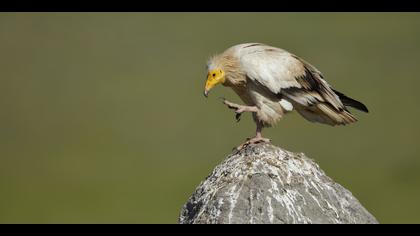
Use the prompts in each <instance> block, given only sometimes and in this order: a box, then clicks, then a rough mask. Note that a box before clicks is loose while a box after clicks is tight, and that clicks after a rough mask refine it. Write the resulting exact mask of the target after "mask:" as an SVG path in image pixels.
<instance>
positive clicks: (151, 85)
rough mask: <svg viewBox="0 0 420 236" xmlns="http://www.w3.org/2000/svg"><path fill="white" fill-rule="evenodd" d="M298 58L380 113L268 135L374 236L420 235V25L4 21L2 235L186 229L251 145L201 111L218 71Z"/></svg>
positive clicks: (243, 19)
mask: <svg viewBox="0 0 420 236" xmlns="http://www.w3.org/2000/svg"><path fill="white" fill-rule="evenodd" d="M244 42H262V43H266V44H270V45H273V46H278V47H281V48H284V49H286V50H289V51H291V52H293V53H295V54H297V55H298V56H301V57H302V58H304V59H306V60H307V61H309V62H311V63H312V64H314V65H315V66H316V67H317V68H318V69H320V70H321V71H322V72H323V73H324V75H325V77H326V79H327V81H329V82H330V83H331V84H332V85H333V86H334V87H335V88H337V89H338V90H339V91H342V92H343V93H346V94H348V95H350V96H351V97H354V98H356V99H359V100H361V101H363V102H364V103H365V104H366V105H367V106H368V107H369V109H370V111H371V113H369V114H364V113H360V112H357V111H355V112H354V113H355V114H356V115H357V116H358V117H359V120H360V122H358V123H356V124H355V125H351V126H346V127H335V128H333V127H329V126H325V125H319V124H313V123H309V122H307V121H306V120H304V119H303V118H301V117H300V116H299V115H297V114H295V113H293V114H290V115H288V116H286V118H285V119H284V120H283V121H282V122H280V124H279V125H278V126H277V127H276V128H272V129H269V130H266V131H265V135H266V136H268V137H270V138H272V140H273V143H274V144H276V145H279V146H281V147H283V148H286V149H288V150H290V151H295V152H304V153H306V154H307V155H308V156H309V157H311V158H313V159H315V160H316V161H317V162H318V163H319V164H320V166H321V168H323V169H324V170H325V171H326V173H327V174H328V175H329V176H330V177H332V178H333V179H334V180H336V181H337V182H339V183H340V184H342V185H343V186H344V187H346V188H348V189H349V190H351V191H352V192H353V194H354V195H355V196H356V197H357V198H358V199H359V200H360V202H361V203H362V204H363V205H364V206H365V207H366V208H367V209H368V210H369V211H370V212H371V213H373V214H374V215H375V216H376V217H377V219H378V220H379V221H380V222H381V223H420V214H419V212H420V203H419V199H420V158H419V154H418V151H419V145H418V144H419V141H418V140H419V138H420V133H419V131H420V125H419V123H418V121H419V115H420V106H419V104H418V103H419V102H420V95H419V92H418V91H419V87H420V78H419V66H420V64H419V58H420V14H418V13H401V14H400V13H1V14H0V52H1V54H0V68H1V70H0V83H1V85H0V108H1V112H0V140H1V142H0V200H1V201H0V223H177V219H178V214H179V211H180V209H181V207H182V205H183V204H184V203H185V202H186V201H187V199H188V197H189V196H190V195H191V193H192V192H193V191H194V189H195V187H196V186H197V185H198V184H199V183H200V181H201V180H203V179H204V178H205V177H206V176H207V175H208V174H209V173H210V172H211V170H212V169H213V168H214V167H215V166H216V165H217V164H218V163H220V162H221V161H222V160H223V159H224V158H225V156H226V155H227V154H229V153H230V152H231V150H232V147H234V146H236V145H238V144H239V143H241V142H243V141H244V139H245V138H246V137H249V136H251V135H253V134H254V128H255V127H254V124H253V122H252V119H251V117H250V115H249V114H246V115H244V117H243V119H242V121H241V122H240V123H238V124H237V123H236V122H235V121H234V114H233V112H232V111H231V110H228V109H226V107H224V106H223V105H222V104H221V101H220V100H219V99H217V98H218V97H219V96H225V97H226V98H228V99H230V100H232V101H235V102H239V99H238V98H237V96H236V95H235V94H234V93H233V92H232V91H230V90H229V89H227V88H224V87H221V86H220V87H218V88H215V89H214V90H213V91H212V93H211V95H210V97H209V98H208V99H205V98H204V96H203V86H204V80H205V75H206V74H205V63H206V60H207V58H208V57H209V56H211V55H213V54H214V53H217V52H222V51H223V50H224V49H226V48H228V47H230V46H232V45H234V44H238V43H244Z"/></svg>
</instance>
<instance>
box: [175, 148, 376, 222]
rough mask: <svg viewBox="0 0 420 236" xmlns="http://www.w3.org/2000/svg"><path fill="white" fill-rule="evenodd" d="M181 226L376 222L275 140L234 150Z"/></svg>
mask: <svg viewBox="0 0 420 236" xmlns="http://www.w3.org/2000/svg"><path fill="white" fill-rule="evenodd" d="M179 223H181V224H242V223H246V224H248V223H250V224H278V223H286V224H305V223H313V224H323V223H327V224H328V223H334V224H352V223H354V224H377V223H378V222H377V220H376V219H375V217H373V216H372V215H371V214H370V213H369V212H368V211H367V210H366V209H365V208H364V207H363V206H362V205H361V204H360V203H359V201H358V200H357V199H356V198H354V197H353V195H352V194H351V193H350V192H349V191H348V190H346V189H345V188H343V187H342V186H341V185H339V184H337V183H335V182H334V181H333V180H332V179H331V178H329V177H328V176H326V175H325V173H324V172H323V171H322V170H321V169H320V168H319V166H318V165H317V164H316V163H315V162H314V161H313V160H311V159H309V158H308V157H306V156H305V155H304V154H303V153H292V152H289V151H286V150H283V149H281V148H279V147H276V146H273V145H271V144H256V145H250V146H248V147H246V148H244V149H242V150H241V151H235V152H234V153H232V154H230V155H229V156H228V157H227V158H226V159H225V160H224V161H223V162H222V163H221V164H219V165H218V166H217V167H216V168H215V169H214V170H213V172H212V173H211V174H210V175H209V176H208V177H207V178H206V180H204V181H203V182H202V183H201V184H200V185H199V186H198V187H197V189H196V191H195V192H194V193H193V195H192V196H191V197H190V199H189V200H188V202H187V203H186V204H185V205H184V207H183V208H182V210H181V214H180V217H179Z"/></svg>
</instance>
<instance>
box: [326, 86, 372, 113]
mask: <svg viewBox="0 0 420 236" xmlns="http://www.w3.org/2000/svg"><path fill="white" fill-rule="evenodd" d="M332 90H333V91H334V93H335V94H337V96H338V97H339V98H340V100H341V101H342V102H343V104H344V105H345V106H350V107H353V108H356V109H357V110H360V111H363V112H366V113H368V112H369V110H368V108H367V107H366V106H365V105H364V104H363V103H361V102H359V101H357V100H355V99H353V98H350V97H347V96H346V95H344V94H343V93H340V92H338V91H337V90H335V89H332Z"/></svg>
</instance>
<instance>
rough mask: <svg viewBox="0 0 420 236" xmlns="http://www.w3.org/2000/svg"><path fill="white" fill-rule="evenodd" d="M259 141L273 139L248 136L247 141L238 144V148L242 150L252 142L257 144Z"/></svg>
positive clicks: (263, 141)
mask: <svg viewBox="0 0 420 236" xmlns="http://www.w3.org/2000/svg"><path fill="white" fill-rule="evenodd" d="M257 143H271V139H268V138H263V137H254V138H247V141H246V142H245V143H243V144H241V145H239V146H237V147H236V148H235V149H236V150H238V151H239V150H241V149H243V148H245V147H246V146H248V145H250V144H257Z"/></svg>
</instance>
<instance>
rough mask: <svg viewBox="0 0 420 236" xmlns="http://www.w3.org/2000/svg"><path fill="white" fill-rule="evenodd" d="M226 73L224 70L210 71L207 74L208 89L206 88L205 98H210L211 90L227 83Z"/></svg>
mask: <svg viewBox="0 0 420 236" xmlns="http://www.w3.org/2000/svg"><path fill="white" fill-rule="evenodd" d="M225 80H226V78H225V72H224V71H223V70H222V69H214V70H210V71H209V72H208V74H207V81H206V87H205V88H204V96H206V97H208V95H209V91H210V89H212V88H213V87H214V86H216V85H218V84H223V83H224V82H225Z"/></svg>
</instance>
